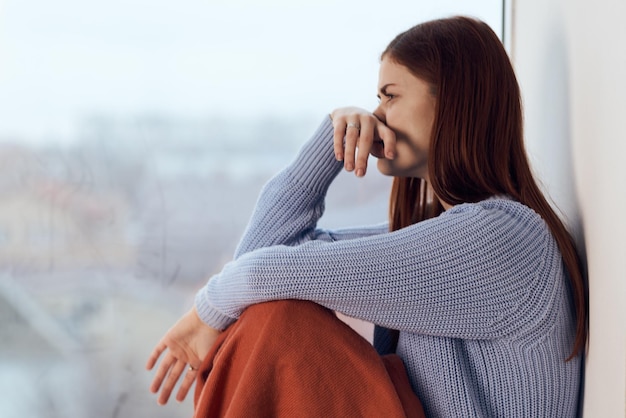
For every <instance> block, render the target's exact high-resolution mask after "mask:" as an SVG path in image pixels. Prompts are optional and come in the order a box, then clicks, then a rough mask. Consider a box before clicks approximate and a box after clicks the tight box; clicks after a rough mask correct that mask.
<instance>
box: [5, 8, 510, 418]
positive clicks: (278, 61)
mask: <svg viewBox="0 0 626 418" xmlns="http://www.w3.org/2000/svg"><path fill="white" fill-rule="evenodd" d="M450 14H470V15H474V16H478V17H481V18H482V19H484V20H486V21H487V22H488V23H490V24H491V25H492V27H494V29H496V31H498V32H501V21H502V5H501V2H500V1H496V0H481V1H478V0H475V1H472V2H464V1H460V0H454V1H453V0H447V1H439V2H426V1H422V2H414V1H406V0H405V1H400V0H392V1H388V2H384V3H380V2H376V3H374V2H362V1H356V0H350V1H345V2H342V3H341V4H340V5H339V4H337V3H336V2H334V1H331V0H317V1H314V2H313V1H310V2H305V3H304V4H300V3H297V2H296V3H294V2H287V1H284V0H283V1H280V0H271V1H265V2H256V1H252V0H237V1H229V2H207V1H200V0H181V1H178V2H171V1H167V2H166V1H162V0H151V1H148V0H132V1H126V0H125V1H122V0H109V1H107V2H84V1H78V0H58V1H55V2H50V1H44V0H19V1H18V0H4V1H3V2H0V59H1V61H2V66H1V68H0V114H1V115H2V117H1V118H0V196H1V198H0V231H2V233H1V234H0V243H1V247H0V248H2V254H0V271H1V272H0V315H2V317H1V318H2V321H1V322H2V325H1V326H2V328H1V329H0V338H1V340H2V341H3V344H2V346H0V393H2V394H3V396H2V397H1V398H0V410H2V411H3V414H4V415H3V416H6V417H18V416H24V415H31V416H40V417H57V416H58V417H68V418H72V417H81V418H82V417H85V416H94V411H98V412H97V413H96V415H97V416H112V417H137V416H154V417H159V416H163V417H173V416H181V417H182V416H190V410H191V401H190V400H188V401H187V402H186V403H185V404H184V405H183V406H179V405H176V404H175V403H172V404H170V405H168V406H166V407H162V408H159V407H157V406H156V405H155V399H154V397H153V396H152V395H151V394H150V393H149V392H148V383H149V381H150V380H151V375H150V374H149V373H147V372H146V371H145V370H144V364H145V361H146V359H147V355H148V354H149V352H150V350H151V349H152V347H153V345H154V344H155V343H156V341H157V340H158V339H159V338H160V336H161V335H162V333H163V332H164V331H165V330H166V329H167V328H168V327H169V326H170V325H171V324H172V323H173V322H174V321H175V320H176V319H177V317H178V316H179V315H180V314H181V313H183V312H184V311H185V310H186V309H187V308H188V306H189V305H190V304H191V303H192V301H193V296H194V294H195V291H196V290H197V289H198V288H199V287H200V286H202V284H203V283H204V282H205V281H206V279H207V278H208V277H209V276H210V275H211V274H212V273H214V272H217V271H219V269H220V267H221V266H222V265H223V263H225V262H226V261H228V260H229V258H230V257H231V255H232V253H233V250H234V247H235V245H236V243H237V239H238V237H239V236H240V235H241V233H242V231H243V228H244V227H245V224H246V222H247V220H248V217H249V214H250V213H251V210H252V208H253V205H254V202H255V200H256V197H257V194H258V191H259V189H260V187H261V186H262V184H263V183H264V182H265V181H266V180H267V179H268V178H269V177H270V176H271V175H272V174H273V173H275V172H276V171H277V170H279V169H280V168H281V167H282V166H284V165H285V164H286V163H287V162H288V161H290V159H291V158H292V156H293V155H294V153H295V152H296V150H297V149H298V147H299V146H300V145H301V144H302V143H303V142H304V141H305V140H306V139H307V138H308V137H309V135H310V134H312V133H313V131H314V130H315V128H316V126H317V125H318V124H319V123H320V122H321V120H322V118H323V117H324V116H325V115H326V114H327V113H328V112H330V111H331V110H332V109H333V108H335V107H339V106H344V105H352V104H354V105H359V106H361V107H365V108H373V107H375V104H376V83H377V70H378V58H379V54H380V52H381V51H382V50H383V49H384V47H385V45H386V44H387V43H388V42H389V41H390V40H391V39H392V37H393V36H395V35H396V34H397V33H399V32H400V31H402V30H404V29H407V28H408V27H410V26H412V25H414V24H416V23H418V22H420V21H424V20H428V19H431V18H434V17H440V16H446V15H450ZM388 185H389V179H387V178H384V177H382V176H380V175H378V174H377V173H376V170H375V168H374V164H372V167H371V169H370V170H369V174H368V176H366V178H365V179H356V178H354V176H352V175H349V174H342V175H340V177H339V178H338V180H337V181H336V184H334V185H333V186H334V187H333V188H332V190H331V192H330V194H329V197H328V205H327V215H326V216H325V217H324V218H323V225H324V226H328V227H333V226H339V225H342V226H343V225H350V224H353V223H373V222H380V221H384V220H385V219H386V215H387V194H388ZM355 203H358V206H354V204H355Z"/></svg>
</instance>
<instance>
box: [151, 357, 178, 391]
mask: <svg viewBox="0 0 626 418" xmlns="http://www.w3.org/2000/svg"><path fill="white" fill-rule="evenodd" d="M176 361H177V360H176V358H175V357H174V356H172V355H171V354H169V353H168V354H166V355H165V357H164V358H163V360H161V363H160V364H159V367H157V371H156V373H155V374H154V377H153V378H152V384H151V385H150V392H152V393H157V392H158V391H159V389H160V388H161V385H162V384H163V381H164V380H165V378H166V377H167V375H168V373H169V371H170V369H171V368H172V367H173V366H174V364H175V363H176Z"/></svg>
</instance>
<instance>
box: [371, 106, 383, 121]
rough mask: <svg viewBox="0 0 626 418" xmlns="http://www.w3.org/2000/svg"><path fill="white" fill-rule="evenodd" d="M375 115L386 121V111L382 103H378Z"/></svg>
mask: <svg viewBox="0 0 626 418" xmlns="http://www.w3.org/2000/svg"><path fill="white" fill-rule="evenodd" d="M372 113H373V114H374V116H376V117H377V118H378V119H379V120H380V121H381V122H383V123H386V120H385V111H384V110H383V108H382V105H380V104H379V105H378V106H377V107H376V109H374V111H373V112H372Z"/></svg>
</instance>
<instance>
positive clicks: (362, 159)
mask: <svg viewBox="0 0 626 418" xmlns="http://www.w3.org/2000/svg"><path fill="white" fill-rule="evenodd" d="M359 128H360V129H359V139H358V145H357V156H356V160H355V163H354V167H355V174H356V175H357V176H358V177H362V176H364V175H365V172H366V171H367V159H368V158H369V156H370V150H371V149H372V144H373V142H374V123H373V120H372V118H369V117H368V118H362V119H361V122H360V126H359Z"/></svg>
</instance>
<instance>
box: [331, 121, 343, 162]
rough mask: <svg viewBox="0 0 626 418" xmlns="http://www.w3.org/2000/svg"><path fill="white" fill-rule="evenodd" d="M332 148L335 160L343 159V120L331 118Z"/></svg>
mask: <svg viewBox="0 0 626 418" xmlns="http://www.w3.org/2000/svg"><path fill="white" fill-rule="evenodd" d="M333 128H334V131H333V148H334V150H335V158H336V159H337V161H343V155H344V152H343V139H344V137H345V136H346V123H345V122H344V121H343V120H339V119H333Z"/></svg>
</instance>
